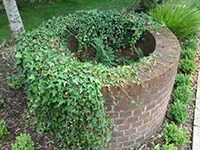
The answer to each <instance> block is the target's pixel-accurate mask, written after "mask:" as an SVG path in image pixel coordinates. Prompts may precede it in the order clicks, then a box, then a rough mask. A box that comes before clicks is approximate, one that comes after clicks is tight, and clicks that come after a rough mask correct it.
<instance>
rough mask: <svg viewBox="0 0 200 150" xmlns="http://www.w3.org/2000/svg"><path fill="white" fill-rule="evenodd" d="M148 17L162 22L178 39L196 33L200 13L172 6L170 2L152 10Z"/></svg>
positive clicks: (179, 6) (199, 21) (199, 22)
mask: <svg viewBox="0 0 200 150" xmlns="http://www.w3.org/2000/svg"><path fill="white" fill-rule="evenodd" d="M150 15H151V16H152V17H153V18H154V19H156V20H157V21H159V22H163V23H164V24H165V25H166V26H167V27H168V28H169V29H170V30H171V31H172V32H173V33H174V34H175V35H176V36H177V37H178V38H182V37H186V36H187V35H190V34H191V33H193V32H196V31H197V29H198V27H199V26H200V20H199V18H200V12H199V11H198V10H197V9H195V8H188V7H186V6H183V5H176V6H174V4H173V3H171V2H168V3H164V4H163V5H161V6H157V7H156V8H154V9H152V10H151V11H150Z"/></svg>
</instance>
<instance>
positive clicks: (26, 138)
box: [12, 133, 34, 150]
mask: <svg viewBox="0 0 200 150" xmlns="http://www.w3.org/2000/svg"><path fill="white" fill-rule="evenodd" d="M12 150H34V143H33V141H32V139H31V136H30V135H29V134H25V133H21V134H20V135H19V136H17V137H16V141H15V144H12Z"/></svg>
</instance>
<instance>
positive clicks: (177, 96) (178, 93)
mask: <svg viewBox="0 0 200 150" xmlns="http://www.w3.org/2000/svg"><path fill="white" fill-rule="evenodd" d="M191 94H192V92H191V90H190V88H189V86H178V87H177V88H176V89H175V90H174V92H173V93H172V97H173V99H174V101H175V102H178V101H180V102H182V103H183V104H188V102H189V101H190V99H191Z"/></svg>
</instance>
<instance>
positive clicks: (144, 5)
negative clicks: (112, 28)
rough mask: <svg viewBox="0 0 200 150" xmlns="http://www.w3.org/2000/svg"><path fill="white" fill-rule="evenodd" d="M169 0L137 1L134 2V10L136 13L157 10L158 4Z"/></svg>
mask: <svg viewBox="0 0 200 150" xmlns="http://www.w3.org/2000/svg"><path fill="white" fill-rule="evenodd" d="M165 1H167V0H135V1H133V5H132V6H131V7H133V9H135V10H136V11H149V10H150V9H152V8H155V7H156V6H157V4H160V3H164V2H165Z"/></svg>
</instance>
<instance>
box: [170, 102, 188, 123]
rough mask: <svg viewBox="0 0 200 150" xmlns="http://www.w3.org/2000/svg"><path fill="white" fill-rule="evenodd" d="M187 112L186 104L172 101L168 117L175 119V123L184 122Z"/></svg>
mask: <svg viewBox="0 0 200 150" xmlns="http://www.w3.org/2000/svg"><path fill="white" fill-rule="evenodd" d="M187 114H188V113H187V105H186V104H183V103H182V102H180V101H177V102H174V104H173V105H171V107H170V111H169V117H170V119H172V120H173V121H175V123H178V124H180V123H184V122H185V120H186V119H187Z"/></svg>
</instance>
